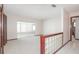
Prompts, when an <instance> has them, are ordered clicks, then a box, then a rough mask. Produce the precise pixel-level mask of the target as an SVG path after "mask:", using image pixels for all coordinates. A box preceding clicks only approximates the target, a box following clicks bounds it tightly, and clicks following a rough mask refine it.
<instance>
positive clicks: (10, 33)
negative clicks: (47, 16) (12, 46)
mask: <svg viewBox="0 0 79 59" xmlns="http://www.w3.org/2000/svg"><path fill="white" fill-rule="evenodd" d="M17 21H23V22H32V23H35V24H36V31H35V33H34V34H35V35H38V34H41V32H42V21H41V20H35V19H31V18H30V19H29V18H23V17H18V16H14V15H10V14H7V39H8V40H9V39H15V38H17Z"/></svg>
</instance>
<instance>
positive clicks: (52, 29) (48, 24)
mask: <svg viewBox="0 0 79 59" xmlns="http://www.w3.org/2000/svg"><path fill="white" fill-rule="evenodd" d="M52 16H55V15H52ZM43 27H44V28H43V31H44V34H53V33H59V32H63V19H62V9H61V10H60V11H59V12H58V13H57V14H56V16H55V17H54V18H51V19H47V20H45V21H44V24H43Z"/></svg>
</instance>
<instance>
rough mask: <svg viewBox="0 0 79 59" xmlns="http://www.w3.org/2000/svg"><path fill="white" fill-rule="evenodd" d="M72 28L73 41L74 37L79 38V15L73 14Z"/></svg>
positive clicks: (71, 38) (71, 36) (71, 37)
mask: <svg viewBox="0 0 79 59" xmlns="http://www.w3.org/2000/svg"><path fill="white" fill-rule="evenodd" d="M70 25H71V28H70V40H71V41H72V40H73V38H74V39H76V40H77V39H79V38H78V37H79V36H78V31H79V29H78V26H79V16H73V17H71V23H70Z"/></svg>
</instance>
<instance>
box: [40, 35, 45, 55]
mask: <svg viewBox="0 0 79 59" xmlns="http://www.w3.org/2000/svg"><path fill="white" fill-rule="evenodd" d="M40 53H41V54H45V37H44V36H43V35H40Z"/></svg>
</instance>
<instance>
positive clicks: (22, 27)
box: [17, 22, 36, 33]
mask: <svg viewBox="0 0 79 59" xmlns="http://www.w3.org/2000/svg"><path fill="white" fill-rule="evenodd" d="M35 30H36V26H35V23H29V22H17V32H18V33H21V32H34V31H35Z"/></svg>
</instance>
